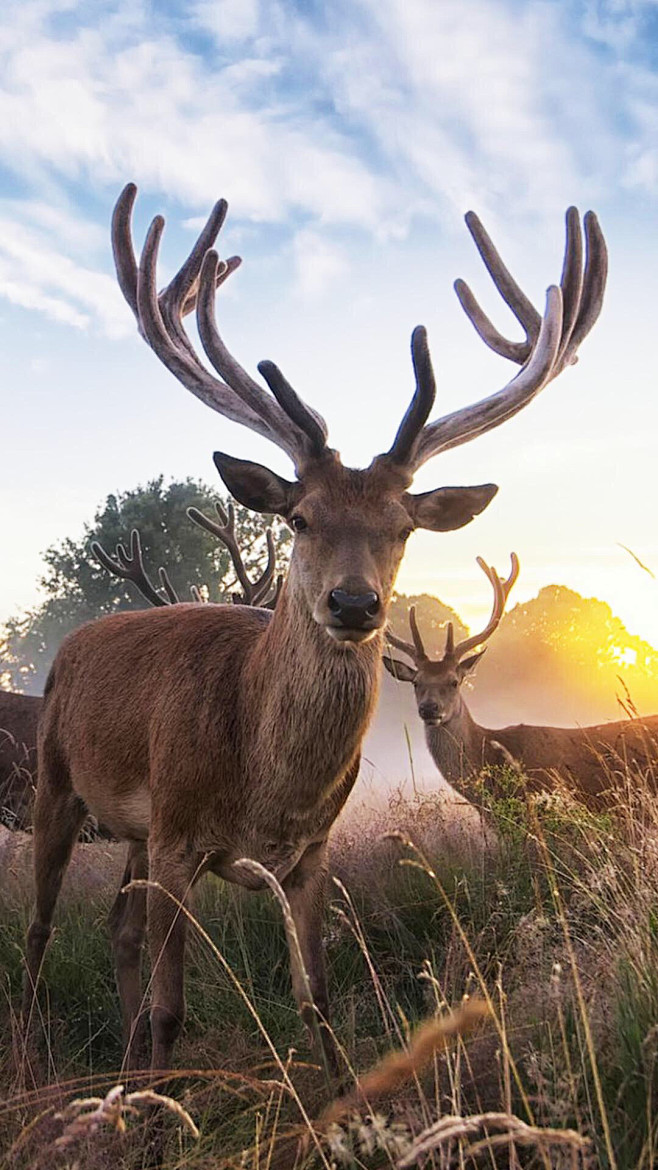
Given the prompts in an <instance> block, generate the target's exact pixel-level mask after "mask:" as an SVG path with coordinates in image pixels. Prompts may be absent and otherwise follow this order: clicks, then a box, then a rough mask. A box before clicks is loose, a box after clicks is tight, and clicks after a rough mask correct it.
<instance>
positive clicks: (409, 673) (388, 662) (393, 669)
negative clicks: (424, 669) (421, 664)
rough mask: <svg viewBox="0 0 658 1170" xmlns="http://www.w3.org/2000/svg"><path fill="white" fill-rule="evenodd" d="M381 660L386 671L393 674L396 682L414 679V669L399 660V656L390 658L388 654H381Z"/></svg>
mask: <svg viewBox="0 0 658 1170" xmlns="http://www.w3.org/2000/svg"><path fill="white" fill-rule="evenodd" d="M382 662H383V663H384V666H385V667H386V669H387V671H388V673H389V674H392V675H393V678H394V679H395V680H396V682H413V681H414V679H415V677H416V670H415V668H414V667H413V666H408V665H407V663H406V662H400V660H399V658H391V657H390V655H388V654H383V655H382Z"/></svg>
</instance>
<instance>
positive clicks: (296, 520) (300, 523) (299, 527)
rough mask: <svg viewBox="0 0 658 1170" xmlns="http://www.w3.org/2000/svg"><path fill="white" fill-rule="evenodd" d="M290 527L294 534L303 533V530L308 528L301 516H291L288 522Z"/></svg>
mask: <svg viewBox="0 0 658 1170" xmlns="http://www.w3.org/2000/svg"><path fill="white" fill-rule="evenodd" d="M290 527H291V528H293V529H294V531H295V532H304V530H305V529H306V528H308V524H307V523H306V521H305V519H304V517H303V516H293V517H292V519H291V521H290Z"/></svg>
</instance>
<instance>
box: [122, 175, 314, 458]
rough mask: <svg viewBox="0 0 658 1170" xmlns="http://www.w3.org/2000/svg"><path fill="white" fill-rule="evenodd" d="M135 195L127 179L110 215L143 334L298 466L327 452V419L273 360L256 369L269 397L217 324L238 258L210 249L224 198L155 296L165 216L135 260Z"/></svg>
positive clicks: (127, 293)
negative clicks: (193, 329)
mask: <svg viewBox="0 0 658 1170" xmlns="http://www.w3.org/2000/svg"><path fill="white" fill-rule="evenodd" d="M136 194H137V188H136V186H135V184H134V183H129V184H128V185H127V186H126V187H125V188H124V190H123V191H122V193H121V195H120V196H119V199H118V201H117V204H116V207H115V209H114V214H113V217H112V247H113V251H114V261H115V265H116V270H117V277H118V281H119V285H120V287H121V291H122V293H123V295H124V297H125V299H126V301H127V302H128V304H129V305H130V307H131V309H132V311H133V313H134V314H135V318H136V320H137V325H138V327H139V331H140V333H141V334H142V336H143V337H144V339H145V340H146V341H147V342H148V344H149V345H150V346H151V349H153V351H154V352H155V353H156V354H157V356H158V357H159V358H160V361H161V362H163V364H164V365H165V366H166V367H167V369H168V370H170V371H171V373H172V374H174V375H175V377H176V378H178V380H179V381H180V382H182V384H183V385H184V386H185V387H186V388H187V389H188V390H190V391H191V392H192V394H195V395H196V396H197V398H200V399H201V400H202V401H203V402H205V403H206V405H207V406H210V407H212V409H213V410H216V411H218V412H219V413H220V414H223V415H225V417H226V418H230V419H232V420H233V421H234V422H238V423H242V424H243V425H244V426H247V427H249V428H250V429H251V430H253V431H257V432H258V434H260V435H264V436H265V437H266V438H268V439H271V441H272V442H273V443H276V444H277V446H279V447H282V448H283V450H284V451H286V452H287V454H288V455H289V456H290V457H291V459H292V460H293V462H294V463H295V466H296V467H297V469H298V470H299V469H300V468H301V467H302V466H303V465H304V464H305V463H306V462H307V461H309V460H310V459H313V458H317V457H318V456H319V455H321V454H322V452H323V451H324V450H325V448H326V439H327V426H326V423H325V422H324V420H323V419H322V418H321V417H320V415H318V414H317V413H316V412H315V411H313V410H311V409H310V407H308V406H307V405H306V403H304V402H303V401H302V399H301V398H300V397H299V396H298V395H297V394H296V393H295V391H294V390H293V389H292V387H291V386H290V385H289V383H288V382H287V381H286V380H285V378H284V376H283V374H282V373H281V371H280V370H279V369H278V368H277V367H276V366H275V365H274V364H273V363H272V362H261V363H260V365H259V367H258V369H259V371H260V373H261V374H262V376H263V377H264V379H265V381H266V382H267V384H268V386H269V387H270V389H271V391H272V394H273V395H274V398H270V396H269V395H268V394H267V393H266V392H265V390H263V388H262V386H259V384H258V383H257V382H255V381H254V379H253V378H252V377H251V376H250V375H249V374H248V373H247V371H246V370H245V369H243V367H242V366H241V365H240V364H239V362H237V361H236V359H235V358H234V357H233V356H232V354H231V353H229V351H228V349H227V348H226V346H225V344H224V342H223V340H222V338H221V336H220V334H219V331H218V328H217V322H216V320H215V291H216V289H217V288H218V287H219V286H220V285H221V284H223V282H224V281H225V280H226V279H227V278H228V277H229V276H230V275H231V273H232V272H234V271H235V269H236V268H237V267H238V266H239V264H240V262H241V261H240V258H239V257H238V256H232V257H231V258H230V259H229V260H226V261H224V260H221V261H220V259H219V257H218V255H217V253H216V252H215V251H214V250H213V244H214V242H215V240H216V238H217V235H218V233H219V231H220V228H221V227H222V224H223V223H224V220H225V218H226V212H227V209H228V204H227V203H226V200H224V199H221V200H220V201H219V202H218V203H216V204H215V207H214V208H213V210H212V212H211V213H210V216H209V218H208V221H207V223H206V225H205V227H204V228H203V230H202V232H201V234H200V235H199V238H198V240H197V241H196V243H195V245H194V247H193V248H192V251H191V252H190V254H189V256H188V258H187V260H186V261H185V263H184V264H183V265H182V267H181V268H180V270H179V271H178V273H177V274H176V276H174V278H173V280H171V281H170V282H169V284H168V285H167V287H166V288H164V289H162V290H161V291H160V292H159V293H158V291H157V285H156V267H157V259H158V251H159V247H160V240H161V238H162V232H163V229H164V219H163V218H162V216H160V215H158V216H156V217H155V219H154V220H153V222H152V223H151V226H150V228H149V230H148V233H147V236H146V241H145V243H144V247H143V249H142V254H141V257H140V260H139V265H138V264H137V261H136V259H135V252H134V248H133V243H132V227H131V223H132V210H133V205H134V203H135V197H136ZM193 309H196V319H197V326H198V329H199V335H200V337H201V342H202V344H203V348H204V350H205V352H206V356H207V357H208V359H209V361H210V362H211V364H212V365H213V367H214V369H215V370H216V371H217V373H218V374H219V375H220V377H219V378H216V377H214V375H213V374H211V373H210V372H209V370H207V369H206V368H205V366H203V365H202V363H201V362H200V361H199V358H198V357H197V355H196V353H195V351H194V349H193V347H192V344H191V343H190V340H189V338H188V336H187V334H186V333H185V330H184V328H183V324H182V321H183V317H184V316H185V315H186V314H187V313H189V312H191V311H192V310H193Z"/></svg>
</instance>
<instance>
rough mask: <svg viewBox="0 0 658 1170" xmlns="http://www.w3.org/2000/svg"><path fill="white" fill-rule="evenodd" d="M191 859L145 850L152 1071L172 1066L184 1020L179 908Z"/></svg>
mask: <svg viewBox="0 0 658 1170" xmlns="http://www.w3.org/2000/svg"><path fill="white" fill-rule="evenodd" d="M195 869H196V856H195V855H194V854H193V853H192V852H191V851H190V850H188V849H185V848H180V847H177V848H171V847H169V848H163V847H157V846H151V847H150V848H149V877H150V881H151V882H153V883H158V887H161V888H154V887H153V886H149V890H148V898H147V933H148V943H149V952H150V955H151V1041H152V1049H151V1068H153V1069H154V1070H155V1069H168V1068H171V1062H172V1055H173V1051H174V1045H175V1043H176V1040H177V1039H178V1036H179V1035H180V1031H181V1029H182V1027H183V1024H184V1022H185V988H184V965H185V938H186V934H187V929H186V928H187V917H186V915H185V912H184V911H183V909H182V906H184V905H185V901H186V899H187V897H188V895H189V893H190V890H191V888H192V885H193V882H194V876H195Z"/></svg>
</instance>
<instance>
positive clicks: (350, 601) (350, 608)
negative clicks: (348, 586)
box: [329, 589, 380, 630]
mask: <svg viewBox="0 0 658 1170" xmlns="http://www.w3.org/2000/svg"><path fill="white" fill-rule="evenodd" d="M379 607H380V602H379V596H378V594H376V593H359V594H358V595H357V594H354V593H345V592H344V590H342V589H332V590H331V593H330V594H329V609H330V610H331V612H332V614H333V615H334V617H335V618H338V621H339V622H340V624H341V626H346V627H347V628H348V629H349V630H361V629H363V627H364V626H367V625H368V623H369V620H370V618H374V617H376V616H377V613H378V612H379Z"/></svg>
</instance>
